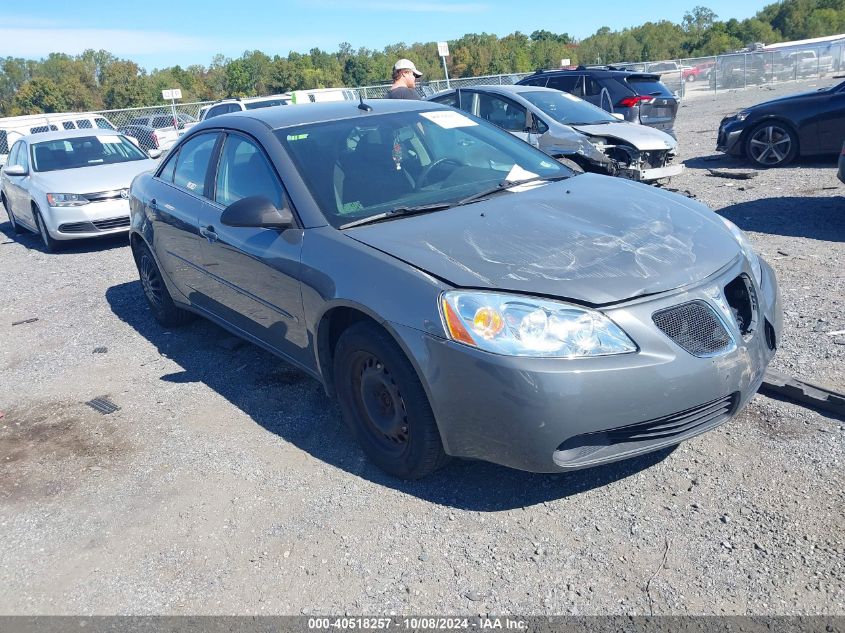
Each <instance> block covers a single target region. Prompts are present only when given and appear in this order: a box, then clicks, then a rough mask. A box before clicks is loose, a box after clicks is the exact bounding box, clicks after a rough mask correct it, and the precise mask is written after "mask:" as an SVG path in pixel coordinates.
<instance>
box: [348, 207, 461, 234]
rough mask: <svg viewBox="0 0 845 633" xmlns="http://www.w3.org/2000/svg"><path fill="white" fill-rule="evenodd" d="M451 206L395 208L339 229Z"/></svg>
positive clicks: (354, 221)
mask: <svg viewBox="0 0 845 633" xmlns="http://www.w3.org/2000/svg"><path fill="white" fill-rule="evenodd" d="M451 206H452V203H451V202H436V203H434V204H421V205H419V206H416V207H396V208H395V209H391V210H390V211H385V212H384V213H377V214H375V215H371V216H369V217H367V218H361V219H360V220H353V221H352V222H347V223H346V224H341V225H340V228H341V229H351V228H353V227H355V226H362V225H364V224H375V223H376V222H384V221H385V220H392V219H393V218H398V217H402V216H405V215H419V214H420V213H432V212H434V211H442V210H443V209H448V208H449V207H451Z"/></svg>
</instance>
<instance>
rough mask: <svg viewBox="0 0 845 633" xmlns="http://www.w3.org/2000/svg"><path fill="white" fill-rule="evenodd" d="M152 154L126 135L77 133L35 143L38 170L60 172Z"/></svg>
mask: <svg viewBox="0 0 845 633" xmlns="http://www.w3.org/2000/svg"><path fill="white" fill-rule="evenodd" d="M147 158H148V157H147V155H146V154H144V153H143V152H142V151H141V150H139V149H138V148H137V147H135V146H134V145H133V144H132V143H131V142H129V141H128V140H127V139H126V137H125V136H120V135H117V134H115V135H103V136H76V137H73V138H65V139H60V140H56V141H45V142H43V143H35V144H34V145H33V146H32V165H33V168H34V169H35V171H57V170H60V169H76V168H78V167H92V166H94V165H113V164H115V163H125V162H128V161H133V160H146V159H147Z"/></svg>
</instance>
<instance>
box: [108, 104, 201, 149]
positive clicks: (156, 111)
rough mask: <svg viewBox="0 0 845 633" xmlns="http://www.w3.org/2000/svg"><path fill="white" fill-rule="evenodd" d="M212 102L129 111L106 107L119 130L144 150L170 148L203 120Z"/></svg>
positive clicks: (129, 109) (131, 109)
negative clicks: (202, 115) (203, 110)
mask: <svg viewBox="0 0 845 633" xmlns="http://www.w3.org/2000/svg"><path fill="white" fill-rule="evenodd" d="M210 103H212V102H209V101H199V102H196V103H178V104H172V105H171V104H168V105H160V106H150V107H146V108H128V109H126V110H103V111H101V112H98V113H97V114H100V115H102V116H104V117H106V118H107V119H108V120H109V121H111V123H112V124H113V125H114V127H115V128H117V130H118V131H119V132H122V133H123V134H125V135H126V136H129V137H131V138H133V139H135V140H136V141H137V143H138V146H139V147H140V148H141V149H144V150H147V151H149V150H162V151H167V150H168V149H170V148H171V147H172V146H173V144H174V143H175V142H176V141H177V140H178V139H179V137H180V136H181V135H182V134H184V133H185V131H186V130H188V129H190V127H191V126H192V125H194V124H196V123H197V121H199V119H200V114H201V110H202V108H203V107H204V106H207V105H209V104H210Z"/></svg>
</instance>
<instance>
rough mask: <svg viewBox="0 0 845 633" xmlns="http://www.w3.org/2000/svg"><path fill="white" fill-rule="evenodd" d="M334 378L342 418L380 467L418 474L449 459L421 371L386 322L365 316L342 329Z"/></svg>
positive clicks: (409, 475) (414, 476)
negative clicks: (376, 321) (385, 324)
mask: <svg viewBox="0 0 845 633" xmlns="http://www.w3.org/2000/svg"><path fill="white" fill-rule="evenodd" d="M334 380H335V387H336V390H337V395H338V399H339V401H340V406H341V411H342V412H343V417H344V420H345V421H346V423H347V424H348V426H349V427H350V429H351V430H352V433H353V434H354V435H355V438H356V439H357V440H358V443H359V444H360V445H361V448H362V449H363V450H364V452H365V453H366V454H367V457H369V458H370V460H371V461H373V462H374V463H375V464H376V465H377V466H379V468H381V469H382V470H384V471H385V472H387V473H389V474H391V475H393V476H395V477H399V478H401V479H419V478H420V477H424V476H426V475H428V474H430V473H432V472H434V471H435V470H437V469H438V468H440V467H441V466H442V465H443V464H445V463H446V461H447V459H448V458H447V456H446V454H445V452H444V451H443V444H442V442H441V440H440V433H439V432H438V429H437V423H436V422H435V419H434V414H433V413H432V410H431V406H430V405H429V402H428V398H427V396H426V394H425V390H424V389H423V387H422V384H421V383H420V380H419V377H418V376H417V374H416V371H414V368H413V366H412V365H411V363H410V362H409V361H408V358H407V357H406V356H405V354H404V352H403V351H402V350H401V349H400V348H399V346H398V345H397V344H396V342H395V341H393V339H392V338H391V337H390V335H389V334H388V333H387V332H386V331H385V330H384V329H383V328H381V327H380V326H378V325H377V324H375V323H373V322H370V321H362V322H359V323H356V324H355V325H353V326H351V327H350V328H349V329H347V330H346V331H345V332H344V333H343V334H342V335H341V337H340V339H339V340H338V343H337V346H336V347H335V355H334Z"/></svg>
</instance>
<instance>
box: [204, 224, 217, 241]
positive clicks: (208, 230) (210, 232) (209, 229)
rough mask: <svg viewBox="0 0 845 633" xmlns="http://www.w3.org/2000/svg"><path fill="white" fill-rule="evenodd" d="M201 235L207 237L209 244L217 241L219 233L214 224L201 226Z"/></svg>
mask: <svg viewBox="0 0 845 633" xmlns="http://www.w3.org/2000/svg"><path fill="white" fill-rule="evenodd" d="M200 235H202V236H203V237H204V238H205V239H207V240H208V243H209V244H212V243H213V242H216V241H217V233H215V232H214V227H213V226H201V227H200Z"/></svg>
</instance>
